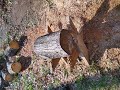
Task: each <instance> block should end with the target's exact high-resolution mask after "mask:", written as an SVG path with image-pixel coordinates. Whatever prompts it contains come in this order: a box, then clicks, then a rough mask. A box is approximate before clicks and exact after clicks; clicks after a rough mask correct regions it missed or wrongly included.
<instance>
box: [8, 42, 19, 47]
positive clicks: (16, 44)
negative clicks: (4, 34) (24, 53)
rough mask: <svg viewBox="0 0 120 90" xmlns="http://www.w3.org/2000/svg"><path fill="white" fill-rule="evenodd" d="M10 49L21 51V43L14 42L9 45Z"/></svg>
mask: <svg viewBox="0 0 120 90" xmlns="http://www.w3.org/2000/svg"><path fill="white" fill-rule="evenodd" d="M9 46H10V48H12V49H19V43H18V41H17V40H12V41H11V42H10V44H9Z"/></svg>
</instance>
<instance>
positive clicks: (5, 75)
mask: <svg viewBox="0 0 120 90" xmlns="http://www.w3.org/2000/svg"><path fill="white" fill-rule="evenodd" d="M1 73H2V78H3V79H4V80H5V81H8V82H10V81H12V80H13V77H12V75H11V74H9V73H8V72H3V71H1Z"/></svg>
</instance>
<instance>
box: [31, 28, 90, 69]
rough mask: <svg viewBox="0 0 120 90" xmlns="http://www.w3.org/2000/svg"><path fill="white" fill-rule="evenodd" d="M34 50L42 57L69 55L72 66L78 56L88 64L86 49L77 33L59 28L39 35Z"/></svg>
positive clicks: (52, 57) (54, 57) (53, 57)
mask: <svg viewBox="0 0 120 90" xmlns="http://www.w3.org/2000/svg"><path fill="white" fill-rule="evenodd" d="M33 50H34V52H35V53H36V54H37V55H39V56H42V57H43V58H49V59H55V60H56V58H61V57H70V62H71V67H72V68H73V67H74V65H75V63H76V59H77V58H78V57H80V58H81V59H82V60H83V62H84V63H85V65H86V66H89V63H88V62H87V61H88V51H87V48H86V46H85V44H84V42H83V39H82V37H81V35H80V34H79V33H75V32H73V31H70V30H65V29H63V30H61V31H57V32H52V33H50V34H47V35H44V36H41V37H39V38H38V39H37V40H36V41H35V43H34V49H33Z"/></svg>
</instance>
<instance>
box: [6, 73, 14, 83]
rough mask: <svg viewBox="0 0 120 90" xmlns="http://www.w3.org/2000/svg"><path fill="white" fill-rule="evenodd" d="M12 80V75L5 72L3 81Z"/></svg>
mask: <svg viewBox="0 0 120 90" xmlns="http://www.w3.org/2000/svg"><path fill="white" fill-rule="evenodd" d="M12 80H13V77H12V75H10V74H7V75H6V77H5V81H8V82H10V81H12Z"/></svg>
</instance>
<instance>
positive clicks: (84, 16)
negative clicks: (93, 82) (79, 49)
mask: <svg viewBox="0 0 120 90" xmlns="http://www.w3.org/2000/svg"><path fill="white" fill-rule="evenodd" d="M69 17H70V18H72V20H73V22H74V24H75V26H76V28H77V30H78V32H81V31H83V37H84V41H85V44H86V46H87V48H88V51H89V55H90V62H91V67H90V68H86V67H85V66H84V65H83V64H82V63H81V62H79V61H78V62H77V64H76V66H75V69H74V70H73V72H69V70H67V69H66V67H67V68H69V64H67V65H66V64H65V63H64V60H62V59H61V61H60V64H59V65H58V66H57V67H56V69H55V71H54V73H53V74H50V68H51V65H50V62H51V61H44V60H43V59H42V58H40V57H36V56H35V55H34V53H33V44H34V41H35V39H36V38H38V37H40V36H42V35H45V34H47V33H48V30H47V27H48V26H50V28H51V29H52V31H53V32H54V31H58V30H60V29H61V28H65V29H66V28H68V25H69ZM61 26H62V27H61ZM119 34H120V0H1V1H0V50H1V52H2V51H3V47H4V45H6V44H7V43H8V39H9V38H11V37H12V36H14V35H16V38H17V39H19V38H20V37H21V36H22V35H25V36H27V40H26V42H25V46H24V47H23V48H22V50H21V51H20V53H19V54H18V55H17V56H18V57H23V59H25V60H26V63H27V64H28V63H31V64H30V65H29V67H26V69H25V70H23V72H21V73H20V75H19V76H18V77H17V78H16V79H15V80H14V81H13V82H12V83H11V85H10V87H9V90H39V89H40V88H41V89H42V88H47V87H48V86H49V87H52V86H54V87H57V86H59V85H61V84H68V83H70V84H71V83H74V82H75V81H76V79H77V77H78V76H85V77H88V78H92V79H96V78H98V77H101V75H102V74H106V73H107V74H108V73H109V74H110V75H118V76H119V67H120V49H119V47H120V45H119V43H120V35H119ZM30 58H31V59H30ZM27 59H28V60H29V59H30V60H31V61H28V60H27ZM27 61H28V62H27ZM21 75H22V76H21ZM28 83H29V84H28ZM20 86H21V87H20ZM71 86H72V84H71ZM73 87H75V85H73ZM28 88H34V89H28ZM41 89H40V90H41ZM56 90H58V89H56ZM74 90H76V89H74Z"/></svg>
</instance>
